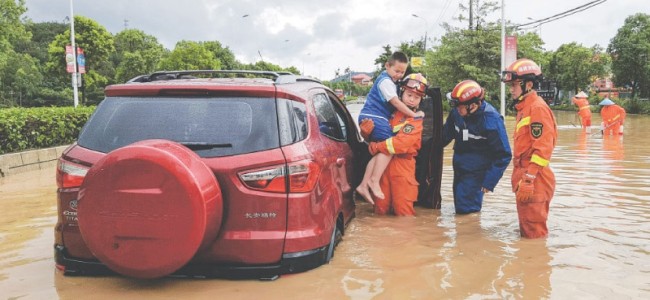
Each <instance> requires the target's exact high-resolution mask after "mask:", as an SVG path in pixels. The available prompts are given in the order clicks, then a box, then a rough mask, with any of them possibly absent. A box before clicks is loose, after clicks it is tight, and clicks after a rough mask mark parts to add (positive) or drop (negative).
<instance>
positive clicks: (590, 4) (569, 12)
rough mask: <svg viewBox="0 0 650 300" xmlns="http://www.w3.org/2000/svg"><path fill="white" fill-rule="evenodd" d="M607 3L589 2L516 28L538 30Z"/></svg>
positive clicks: (602, 1) (601, 0)
mask: <svg viewBox="0 0 650 300" xmlns="http://www.w3.org/2000/svg"><path fill="white" fill-rule="evenodd" d="M606 1H607V0H594V1H591V2H588V3H586V4H583V5H580V6H578V7H575V8H572V9H569V10H567V11H564V12H561V13H558V14H555V15H552V16H550V17H547V18H544V19H539V20H535V21H532V22H528V23H524V24H519V25H517V26H516V27H517V28H518V29H532V28H536V27H539V26H540V25H542V24H546V23H549V22H552V21H556V20H559V19H562V18H565V17H568V16H571V15H574V14H576V13H579V12H581V11H584V10H587V9H589V8H592V7H594V6H597V5H600V4H603V3H605V2H606ZM526 26H530V27H528V28H525V27H526Z"/></svg>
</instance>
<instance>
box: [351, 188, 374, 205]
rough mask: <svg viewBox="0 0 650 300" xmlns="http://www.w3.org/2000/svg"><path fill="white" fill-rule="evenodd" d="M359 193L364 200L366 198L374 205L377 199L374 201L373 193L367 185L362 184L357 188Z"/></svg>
mask: <svg viewBox="0 0 650 300" xmlns="http://www.w3.org/2000/svg"><path fill="white" fill-rule="evenodd" d="M356 191H357V194H359V195H361V197H363V200H366V202H368V203H370V204H372V205H374V204H375V201H372V195H370V190H368V186H367V185H363V184H360V185H359V186H358V187H357V188H356Z"/></svg>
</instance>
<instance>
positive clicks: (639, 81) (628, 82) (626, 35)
mask: <svg viewBox="0 0 650 300" xmlns="http://www.w3.org/2000/svg"><path fill="white" fill-rule="evenodd" d="M607 52H609V54H610V55H611V57H612V73H613V74H614V77H613V80H614V83H615V84H616V85H617V86H630V87H632V98H634V97H635V96H636V95H637V92H638V93H639V94H640V95H641V97H648V96H650V61H648V58H650V15H648V14H643V13H638V14H636V15H633V16H630V17H628V18H627V19H625V23H624V24H623V26H622V27H621V28H619V29H618V32H617V33H616V36H614V38H613V39H612V40H611V42H610V44H609V47H607Z"/></svg>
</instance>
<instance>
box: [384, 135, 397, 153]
mask: <svg viewBox="0 0 650 300" xmlns="http://www.w3.org/2000/svg"><path fill="white" fill-rule="evenodd" d="M386 150H388V153H390V154H395V146H393V138H389V139H387V140H386Z"/></svg>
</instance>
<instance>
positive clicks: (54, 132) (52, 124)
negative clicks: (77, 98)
mask: <svg viewBox="0 0 650 300" xmlns="http://www.w3.org/2000/svg"><path fill="white" fill-rule="evenodd" d="M94 110H95V107H78V108H76V109H75V108H71V107H64V108H54V107H48V108H8V109H0V154H5V153H12V152H19V151H24V150H28V149H38V148H47V147H53V146H60V145H66V144H71V143H73V142H74V141H75V140H76V139H77V136H78V135H79V131H80V130H81V128H82V127H83V125H84V124H85V123H86V121H87V120H88V118H89V117H90V115H91V114H92V112H93V111H94Z"/></svg>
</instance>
